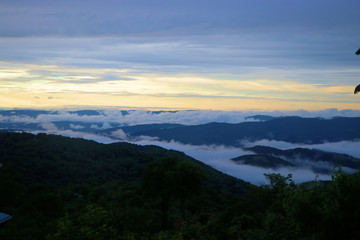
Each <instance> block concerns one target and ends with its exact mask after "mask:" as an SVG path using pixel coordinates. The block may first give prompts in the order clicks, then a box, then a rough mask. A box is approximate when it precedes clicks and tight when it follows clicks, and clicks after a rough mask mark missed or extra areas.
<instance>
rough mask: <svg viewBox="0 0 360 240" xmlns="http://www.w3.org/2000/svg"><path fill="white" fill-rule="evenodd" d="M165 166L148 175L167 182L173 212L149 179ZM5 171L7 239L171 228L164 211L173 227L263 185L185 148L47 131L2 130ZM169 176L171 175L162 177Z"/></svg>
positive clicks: (1, 170)
mask: <svg viewBox="0 0 360 240" xmlns="http://www.w3.org/2000/svg"><path fill="white" fill-rule="evenodd" d="M163 159H170V160H172V161H167V162H166V161H163ZM173 159H176V161H174V160H173ZM162 162H164V164H168V165H164V164H163V165H161V164H162ZM180 163H183V164H180ZM169 164H170V165H169ZM174 164H177V165H174ZM159 165H160V166H165V170H166V174H167V175H165V176H164V175H163V173H164V172H163V171H158V172H153V175H152V176H151V175H150V178H149V177H148V178H147V179H148V180H151V181H152V182H153V183H151V184H152V186H155V188H156V189H160V191H161V189H162V188H164V190H163V193H162V194H164V195H165V196H166V197H167V196H169V197H168V198H167V199H168V200H167V202H166V203H167V204H168V206H169V207H170V210H171V211H170V210H169V211H164V210H163V208H162V207H161V206H162V204H161V196H163V195H160V196H159V194H158V192H157V191H153V192H151V188H149V187H148V188H146V187H145V182H144V181H143V176H144V172H145V170H146V169H154V167H155V168H156V166H159ZM174 166H176V168H175V170H176V171H175V170H174ZM159 168H160V167H159ZM179 170H181V171H179ZM148 172H149V171H148ZM150 173H151V171H150ZM0 176H1V177H0V196H1V198H0V209H1V211H3V212H6V213H8V214H10V215H11V216H13V217H12V219H11V220H9V221H7V222H6V223H2V225H1V228H0V236H1V238H2V239H68V238H69V236H72V235H74V234H75V235H76V236H77V237H70V238H71V239H84V234H85V233H84V231H86V234H87V236H91V237H89V238H86V239H123V237H122V236H123V235H126V234H127V236H128V237H126V238H125V239H134V234H139V236H143V235H144V236H148V235H150V234H152V235H155V234H156V233H157V232H160V231H162V230H164V226H165V225H162V224H161V223H162V219H163V218H162V216H163V215H162V214H164V213H166V214H168V215H169V225H170V223H171V226H175V224H177V223H178V222H179V221H180V220H181V221H182V220H183V219H185V214H186V216H187V218H186V219H195V218H196V216H197V214H198V212H199V211H201V212H202V213H203V214H205V215H204V216H203V217H206V219H207V218H208V217H207V216H210V215H211V214H213V213H214V211H219V214H220V212H221V211H223V210H220V209H226V208H225V207H226V206H228V204H231V203H232V202H235V203H237V202H239V200H240V199H241V197H242V196H244V194H246V193H248V192H249V191H250V190H251V189H253V188H256V187H255V186H253V185H251V184H249V183H247V182H244V181H242V180H239V179H236V178H234V177H231V176H228V175H226V174H223V173H221V172H219V171H217V170H215V169H213V168H211V167H209V166H207V165H205V164H203V163H201V162H199V161H197V160H195V159H193V158H191V157H188V156H186V155H185V154H184V153H181V152H178V151H173V150H166V149H163V148H161V147H157V146H139V145H135V144H130V143H114V144H100V143H97V142H95V141H89V140H84V139H80V138H68V137H62V136H57V135H47V134H41V133H40V134H37V135H33V134H29V133H11V132H0ZM189 176H190V177H191V178H190V177H189ZM198 176H204V178H202V179H204V180H205V182H202V185H201V188H198V190H197V193H196V195H189V194H188V192H189V189H190V188H191V186H192V183H193V182H194V181H196V177H198ZM162 177H165V178H166V179H168V182H164V181H162V182H160V183H157V182H156V181H157V179H158V178H162ZM174 178H176V179H180V180H181V183H182V184H184V185H188V186H189V187H188V188H186V190H187V191H186V192H184V190H183V189H184V188H182V191H181V192H180V190H176V189H179V187H181V185H180V186H178V185H176V186H175V185H174V184H173V180H174ZM180 180H178V181H180ZM202 181H203V180H202ZM154 182H155V183H154ZM146 183H147V182H146ZM162 186H164V187H162ZM147 189H150V190H147ZM173 189H175V190H176V192H175V190H173ZM180 189H181V188H180ZM168 192H170V193H171V194H168ZM185 200H186V201H185ZM182 213H184V217H183V218H182V217H181V216H182ZM169 228H170V227H169ZM79 229H82V230H79ZM115 229H116V231H115ZM63 231H65V232H66V234H65V233H63ZM59 234H60V236H59ZM61 234H63V235H61ZM100 234H104V235H106V237H105V236H103V235H101V236H100ZM109 234H116V237H111V238H110V237H109ZM50 235H51V237H50ZM118 235H119V236H118ZM120 235H121V236H120ZM130 235H131V237H130ZM141 239H149V238H145V237H144V238H143V237H141ZM150 239H158V238H155V237H154V238H150ZM162 239H164V238H163V237H162ZM165 239H166V238H165ZM170 239H173V238H170Z"/></svg>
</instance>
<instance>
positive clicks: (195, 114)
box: [0, 109, 360, 128]
mask: <svg viewBox="0 0 360 240" xmlns="http://www.w3.org/2000/svg"><path fill="white" fill-rule="evenodd" d="M98 112H99V114H98V115H79V114H77V113H74V112H69V111H58V112H50V113H48V114H39V115H38V116H36V118H33V117H29V116H18V115H14V116H2V115H1V114H0V121H2V122H5V121H10V122H19V123H20V122H24V123H44V122H56V121H73V122H87V123H101V124H106V126H104V125H102V126H98V127H99V128H100V127H103V128H104V127H106V128H108V127H109V125H108V123H112V122H113V123H118V124H123V125H138V124H151V123H178V124H185V125H197V124H204V123H209V122H227V123H240V122H246V121H253V120H252V119H247V117H248V116H252V115H259V114H260V115H269V116H273V117H281V116H300V117H322V118H332V117H360V110H338V109H325V110H321V111H306V110H297V111H214V110H179V111H162V112H160V113H156V114H154V113H153V112H152V111H148V110H129V111H127V112H126V114H125V113H124V112H123V111H121V110H111V109H108V110H98Z"/></svg>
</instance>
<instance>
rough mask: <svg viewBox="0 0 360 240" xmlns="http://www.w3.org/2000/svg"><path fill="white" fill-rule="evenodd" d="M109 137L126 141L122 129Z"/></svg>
mask: <svg viewBox="0 0 360 240" xmlns="http://www.w3.org/2000/svg"><path fill="white" fill-rule="evenodd" d="M111 136H112V137H115V138H116V139H120V140H127V135H126V133H125V132H124V131H123V130H122V129H118V130H116V131H113V132H111Z"/></svg>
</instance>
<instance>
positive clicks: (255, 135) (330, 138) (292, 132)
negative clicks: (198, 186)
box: [130, 117, 360, 146]
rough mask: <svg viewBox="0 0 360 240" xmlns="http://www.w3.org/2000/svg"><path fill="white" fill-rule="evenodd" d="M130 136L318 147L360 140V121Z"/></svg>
mask: <svg viewBox="0 0 360 240" xmlns="http://www.w3.org/2000/svg"><path fill="white" fill-rule="evenodd" d="M130 136H133V137H138V136H150V137H156V138H158V139H159V140H165V141H170V140H175V141H178V142H181V143H184V144H193V145H212V144H214V145H227V146H241V145H242V144H241V142H242V141H244V140H245V141H257V140H261V139H269V140H277V141H285V142H290V143H306V144H317V143H322V142H337V141H343V140H348V141H356V140H360V118H343V117H341V118H340V117H339V118H334V119H319V118H300V117H281V118H274V119H271V120H268V121H263V122H243V123H238V124H229V123H208V124H202V125H195V126H181V127H173V128H166V129H151V130H144V131H137V132H132V133H131V134H130Z"/></svg>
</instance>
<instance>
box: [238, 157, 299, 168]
mask: <svg viewBox="0 0 360 240" xmlns="http://www.w3.org/2000/svg"><path fill="white" fill-rule="evenodd" d="M231 160H232V161H234V162H236V163H238V164H245V165H252V166H257V167H262V168H272V169H278V168H280V167H293V166H295V165H294V164H292V163H290V162H288V161H285V160H283V159H281V158H279V157H274V156H271V155H260V154H253V155H243V156H240V157H236V158H233V159H231Z"/></svg>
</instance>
